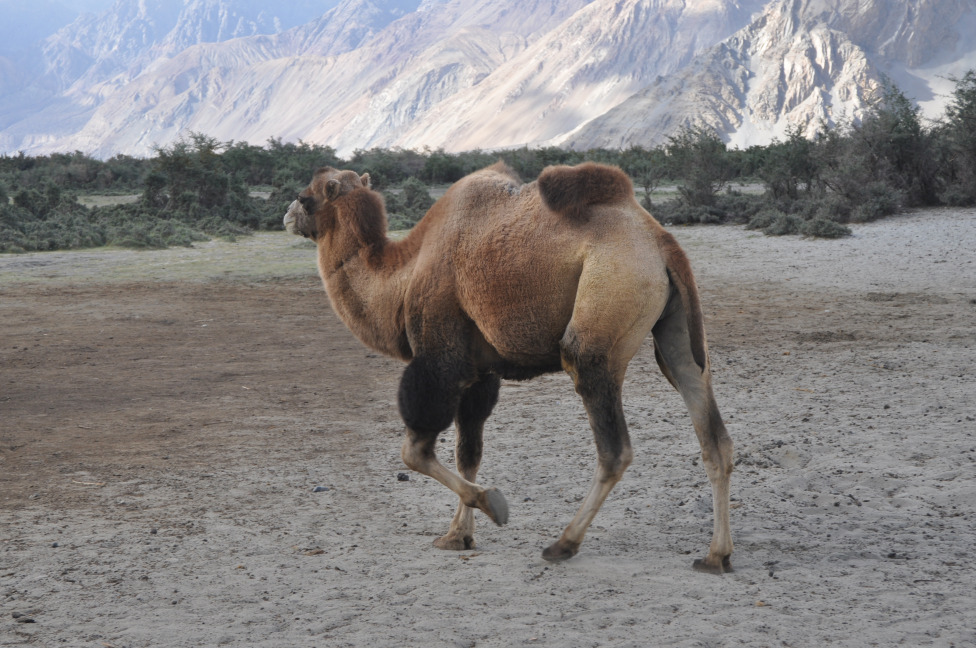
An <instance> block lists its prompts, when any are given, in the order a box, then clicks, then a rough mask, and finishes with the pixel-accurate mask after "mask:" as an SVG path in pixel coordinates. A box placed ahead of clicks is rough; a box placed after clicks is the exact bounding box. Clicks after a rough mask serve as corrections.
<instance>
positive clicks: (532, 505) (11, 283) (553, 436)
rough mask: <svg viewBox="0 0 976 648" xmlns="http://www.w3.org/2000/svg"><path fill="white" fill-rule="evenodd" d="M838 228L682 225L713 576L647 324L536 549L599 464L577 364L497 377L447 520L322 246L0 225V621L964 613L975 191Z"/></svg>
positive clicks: (442, 626)
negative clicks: (602, 450)
mask: <svg viewBox="0 0 976 648" xmlns="http://www.w3.org/2000/svg"><path fill="white" fill-rule="evenodd" d="M853 229H854V235H853V236H852V237H849V238H846V239H842V240H836V241H824V240H809V239H801V238H795V237H790V238H767V237H764V236H762V235H760V234H757V233H755V232H750V231H746V230H744V229H742V228H737V227H690V228H671V231H672V232H673V233H674V234H675V235H676V236H677V237H678V239H679V241H680V242H681V243H682V245H683V246H684V247H685V250H686V251H687V253H688V255H689V257H690V258H691V261H692V265H693V267H694V269H695V271H696V274H697V277H698V282H699V285H700V287H701V291H702V296H703V302H704V308H705V317H706V326H707V328H708V332H709V342H710V349H711V360H712V367H713V376H714V385H715V391H716V395H717V397H718V400H719V404H720V407H721V408H722V412H723V414H724V416H725V419H726V423H727V425H728V428H729V432H730V434H731V436H732V438H733V440H734V442H735V444H736V471H735V473H734V474H733V482H732V493H733V507H734V508H733V510H732V531H733V535H734V539H735V542H736V551H735V553H734V554H733V556H732V563H733V566H734V567H735V570H736V571H735V572H734V573H731V574H726V575H724V576H712V575H707V574H700V573H697V572H695V571H693V570H692V569H691V563H692V560H693V559H694V558H696V557H700V556H702V555H704V552H705V550H706V545H707V542H708V540H709V537H710V531H711V510H710V509H711V499H710V493H709V488H708V483H707V479H706V477H705V473H704V470H703V468H702V466H701V462H700V460H699V458H698V447H697V442H696V441H695V438H694V433H693V431H692V428H691V424H690V421H689V419H688V416H687V412H686V411H685V409H684V407H683V405H682V403H681V401H680V399H679V397H678V396H677V394H676V393H675V392H674V391H673V390H672V389H671V387H670V386H669V385H668V383H667V382H666V381H665V380H664V378H663V377H662V376H661V375H660V372H659V371H658V369H657V366H656V364H655V362H654V359H653V350H652V347H651V344H650V342H649V341H648V343H646V344H645V346H644V348H643V350H642V351H641V353H640V354H639V355H638V356H637V357H636V358H635V359H634V361H633V362H632V364H631V368H630V371H629V374H628V381H627V383H626V384H625V393H624V402H625V411H626V414H627V418H628V421H629V424H630V428H631V437H632V439H633V443H634V449H635V453H636V458H635V460H634V463H633V465H632V466H631V468H630V470H629V471H628V472H627V474H626V475H625V476H624V478H623V480H622V481H621V482H620V484H619V485H618V486H617V488H616V489H615V491H614V492H613V493H612V494H611V496H610V498H609V499H608V501H607V503H606V504H605V505H604V507H603V509H602V510H601V511H600V514H599V515H598V516H597V518H596V521H595V522H594V525H593V527H591V530H590V532H589V533H588V535H587V539H586V542H584V544H583V546H582V549H581V551H580V553H579V555H578V556H576V557H575V558H573V559H572V560H570V561H568V562H565V563H562V564H555V565H554V564H549V563H546V562H545V561H543V560H542V558H541V550H542V549H543V548H544V547H545V546H546V545H547V544H549V543H550V542H551V541H552V540H553V539H554V538H556V537H557V536H558V534H559V533H560V532H561V530H562V528H563V527H564V526H565V524H566V523H568V521H569V520H570V518H571V517H572V515H573V513H574V511H575V509H576V507H577V506H578V502H579V500H580V499H581V497H582V496H583V494H584V493H585V491H586V489H587V487H588V484H589V481H590V479H591V477H592V473H593V469H594V465H595V456H594V451H593V443H592V438H591V434H590V431H589V428H588V426H587V423H586V418H585V415H584V413H583V409H582V407H581V405H580V403H579V400H578V398H577V397H576V395H575V394H574V393H573V391H572V385H571V383H570V381H569V379H568V377H566V376H564V375H553V376H549V377H545V378H542V379H538V380H535V381H529V382H524V383H505V384H504V385H503V387H502V393H501V401H500V403H499V405H498V407H497V409H496V410H495V414H494V415H493V416H492V418H491V419H489V421H488V424H487V426H486V448H485V459H484V463H483V465H482V470H481V472H480V474H479V482H480V483H482V484H483V485H486V486H489V485H490V486H496V487H498V488H499V489H500V490H501V491H502V492H503V493H505V495H506V497H507V499H508V502H509V505H510V507H511V519H510V523H509V524H508V525H507V526H504V527H496V526H494V525H492V524H491V523H490V522H489V521H488V520H487V518H485V517H484V516H483V515H480V514H479V515H478V525H479V526H478V531H477V534H476V540H477V542H478V546H477V548H476V549H474V550H470V551H464V552H444V551H440V550H437V549H435V548H433V547H432V546H431V541H432V540H433V539H434V538H436V537H437V536H439V535H441V534H442V533H444V532H445V531H446V529H447V526H448V523H449V521H450V518H451V515H452V513H453V509H454V506H455V503H456V502H455V497H454V495H453V494H452V493H450V492H449V491H448V490H447V489H446V488H444V487H443V486H441V485H440V484H437V483H436V482H433V481H432V480H430V479H428V478H426V477H422V476H420V475H417V474H415V473H410V472H409V471H407V470H406V468H405V467H404V466H403V465H402V463H401V461H400V457H399V446H400V435H401V434H402V431H401V428H400V424H399V419H398V415H397V411H396V406H395V403H396V386H397V382H398V379H399V373H400V370H401V365H400V364H399V363H397V362H396V361H393V360H389V359H386V358H383V357H379V356H377V355H376V354H375V353H372V352H370V351H368V350H367V349H365V348H363V347H362V346H361V345H360V344H359V343H358V342H357V341H356V340H355V339H354V338H353V337H352V335H351V334H350V333H348V332H347V331H346V330H345V328H343V327H342V325H341V324H340V323H339V322H338V321H337V320H336V318H335V316H334V315H333V314H332V312H331V310H330V309H329V306H328V302H327V299H326V297H325V295H324V292H323V291H322V288H321V284H320V283H319V282H318V280H317V278H316V277H315V266H314V263H315V262H314V250H312V249H310V248H309V247H307V246H305V245H302V244H300V243H298V242H297V241H296V239H294V238H293V237H290V236H288V235H287V234H284V233H281V234H262V235H258V236H254V237H249V238H246V239H242V240H241V241H239V242H237V243H227V242H220V241H215V242H211V243H206V244H202V245H198V246H197V247H196V248H193V249H179V250H164V251H146V252H134V251H126V250H96V251H88V252H66V253H61V252H58V253H45V254H26V255H0V645H3V646H19V645H25V646H83V647H88V646H90V647H93V648H105V647H113V648H123V647H126V648H128V647H142V646H153V647H158V646H223V645H226V646H248V647H259V646H267V647H281V646H297V647H306V646H308V647H313V646H320V647H324V646H369V647H370V648H380V647H382V646H390V647H396V648H402V647H404V646H452V647H453V646H464V647H473V646H485V647H487V646H523V645H528V646H750V647H755V646H896V645H905V646H960V647H961V646H974V645H976V617H974V612H973V611H974V610H976V589H974V586H973V583H974V582H976V568H974V566H973V564H972V563H970V558H971V557H972V556H973V555H974V554H976V529H974V520H976V479H974V476H976V437H974V435H976V379H974V366H976V326H974V325H976V211H973V210H948V209H945V210H927V211H919V212H913V213H909V214H905V215H901V216H898V217H895V218H891V219H887V220H884V221H880V222H876V223H871V224H865V225H855V226H854V228H853ZM441 447H442V452H441V457H442V459H443V460H445V461H446V462H448V461H450V454H451V448H452V447H453V433H452V432H451V431H448V432H447V433H445V435H444V440H443V444H442V446H441ZM401 474H402V475H406V476H408V477H409V478H408V479H406V480H404V479H402V477H401Z"/></svg>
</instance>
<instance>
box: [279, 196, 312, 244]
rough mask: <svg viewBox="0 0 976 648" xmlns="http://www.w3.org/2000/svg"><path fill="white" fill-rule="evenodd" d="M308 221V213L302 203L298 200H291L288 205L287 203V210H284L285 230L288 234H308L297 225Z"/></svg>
mask: <svg viewBox="0 0 976 648" xmlns="http://www.w3.org/2000/svg"><path fill="white" fill-rule="evenodd" d="M303 222H306V223H307V222H308V213H307V212H306V211H305V208H304V207H303V206H302V203H301V202H299V201H298V200H293V201H292V203H291V204H290V205H288V211H287V212H285V221H284V225H285V231H287V232H288V233H290V234H297V235H298V236H308V234H306V233H305V232H303V231H302V230H301V228H300V227H299V223H303Z"/></svg>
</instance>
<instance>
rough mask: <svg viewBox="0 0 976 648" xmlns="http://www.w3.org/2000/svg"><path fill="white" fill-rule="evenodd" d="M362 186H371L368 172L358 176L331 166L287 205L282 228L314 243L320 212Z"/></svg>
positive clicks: (316, 175) (317, 231)
mask: <svg viewBox="0 0 976 648" xmlns="http://www.w3.org/2000/svg"><path fill="white" fill-rule="evenodd" d="M363 187H365V188H366V189H369V188H371V187H372V185H371V184H370V180H369V174H368V173H364V174H363V175H359V174H357V173H356V172H355V171H339V170H336V169H333V168H332V167H323V168H321V169H319V170H318V171H316V172H315V175H314V176H313V177H312V182H311V184H309V185H308V187H306V188H305V190H304V191H302V192H301V193H300V194H298V199H297V200H295V201H293V202H292V203H291V205H289V206H288V211H287V212H286V213H285V229H286V230H287V231H288V232H290V233H292V234H298V235H301V236H304V237H305V238H310V239H312V240H313V241H314V240H315V239H317V238H318V236H319V234H320V232H319V221H318V218H317V217H318V215H319V213H321V212H323V210H324V209H325V207H327V206H328V205H329V203H331V202H333V201H335V200H336V199H337V198H339V197H340V196H344V195H345V194H347V193H349V192H350V191H352V190H353V189H360V188H363ZM327 226H328V225H327Z"/></svg>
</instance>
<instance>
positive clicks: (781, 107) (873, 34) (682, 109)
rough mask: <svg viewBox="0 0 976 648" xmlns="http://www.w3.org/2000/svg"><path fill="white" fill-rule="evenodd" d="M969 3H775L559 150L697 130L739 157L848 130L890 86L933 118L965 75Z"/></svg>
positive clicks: (970, 59)
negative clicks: (826, 126)
mask: <svg viewBox="0 0 976 648" xmlns="http://www.w3.org/2000/svg"><path fill="white" fill-rule="evenodd" d="M974 36H976V3H973V2H971V1H969V0H908V1H903V0H899V1H894V0H889V1H880V0H874V1H870V2H869V1H866V0H860V1H846V0H779V1H777V2H773V3H771V4H769V5H768V6H767V7H766V9H765V10H764V11H763V12H762V14H761V15H759V16H758V17H757V18H756V20H755V21H753V22H752V23H751V24H750V25H749V26H748V27H746V28H745V29H743V30H741V31H739V32H738V33H736V34H734V35H733V36H732V37H730V38H728V39H726V40H725V41H723V42H721V43H718V44H716V45H715V46H714V47H712V48H710V49H709V50H708V51H706V52H705V53H703V54H702V55H701V56H700V57H698V58H697V59H696V60H695V61H694V62H693V63H692V64H691V65H689V66H687V67H686V68H685V69H683V70H681V71H680V72H679V73H678V74H675V75H672V76H670V77H668V78H662V79H660V80H658V81H657V82H656V83H654V84H652V85H650V86H648V87H647V88H644V89H643V90H641V91H640V92H638V93H635V94H634V95H633V96H632V97H630V98H628V99H627V100H626V101H624V102H621V103H620V104H619V105H617V106H616V107H615V108H613V109H611V110H610V111H608V112H607V113H605V114H604V115H602V116H600V117H599V118H597V119H594V120H592V121H591V122H590V123H588V124H586V125H585V126H584V127H583V128H581V129H580V131H579V132H578V133H576V134H574V135H572V136H571V137H569V138H567V139H566V140H564V141H563V144H565V145H569V146H572V147H578V148H583V149H585V148H588V147H590V146H596V145H601V146H607V145H609V146H614V145H617V146H619V145H623V144H625V143H626V144H641V145H656V144H659V143H662V142H664V141H666V138H667V136H668V135H669V134H672V133H674V132H675V130H676V129H677V128H680V127H683V126H694V125H702V126H707V127H710V128H712V129H714V130H716V131H717V132H719V133H721V134H722V135H723V136H724V137H725V138H726V139H727V140H728V141H729V142H730V143H731V144H732V145H736V146H740V147H745V146H748V145H749V144H752V143H763V142H767V141H769V139H770V138H772V137H781V138H782V137H783V136H784V135H785V133H786V130H787V129H788V128H796V127H799V128H800V129H801V130H802V131H804V132H805V133H806V134H807V135H813V134H814V133H815V132H816V130H817V129H818V127H819V125H820V124H821V123H822V122H827V123H836V122H838V121H841V120H856V119H858V118H859V117H860V116H861V115H863V112H864V109H865V106H866V105H868V103H869V102H870V101H871V100H872V99H873V98H874V97H876V96H877V93H878V91H879V90H880V88H881V85H882V83H883V81H884V79H886V78H887V79H890V80H892V81H894V82H895V84H896V85H897V86H898V87H899V88H900V89H902V91H904V92H905V93H906V94H907V95H908V96H910V97H913V98H914V99H915V100H916V101H918V102H919V104H920V106H921V107H923V109H924V108H927V109H928V112H929V114H930V115H931V116H937V115H939V114H941V112H942V108H943V106H944V101H945V97H946V95H947V94H948V93H949V92H950V90H951V81H950V80H949V77H951V76H962V75H963V74H964V73H965V71H966V70H968V69H971V68H973V67H976V39H974Z"/></svg>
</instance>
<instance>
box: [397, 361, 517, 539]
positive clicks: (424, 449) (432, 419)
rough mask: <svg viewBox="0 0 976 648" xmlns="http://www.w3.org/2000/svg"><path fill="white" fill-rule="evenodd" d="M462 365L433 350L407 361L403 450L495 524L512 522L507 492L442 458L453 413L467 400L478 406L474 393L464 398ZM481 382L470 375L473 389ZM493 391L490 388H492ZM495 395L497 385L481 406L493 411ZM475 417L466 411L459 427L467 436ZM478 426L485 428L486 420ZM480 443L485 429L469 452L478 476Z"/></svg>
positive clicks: (413, 465) (414, 465) (401, 398)
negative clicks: (440, 446)
mask: <svg viewBox="0 0 976 648" xmlns="http://www.w3.org/2000/svg"><path fill="white" fill-rule="evenodd" d="M459 366H462V363H459V362H456V361H451V359H444V358H431V357H428V356H418V357H416V358H414V359H413V360H412V361H411V362H410V364H408V365H407V368H406V370H405V371H404V372H403V378H402V379H401V380H400V391H399V394H398V402H399V406H400V415H401V416H402V417H403V421H404V423H406V425H407V431H406V438H405V439H404V441H403V447H402V448H401V451H400V456H401V457H402V458H403V463H405V464H406V465H407V467H408V468H410V469H412V470H416V471H417V472H419V473H421V474H422V475H427V476H428V477H432V478H433V479H436V480H437V481H439V482H440V483H442V484H444V485H445V486H447V487H448V488H450V489H451V490H452V491H454V492H455V493H457V495H458V497H459V498H460V500H461V504H462V505H464V506H467V507H470V508H476V509H480V510H482V511H484V512H485V514H487V515H488V517H489V518H491V519H492V521H493V522H495V524H498V525H502V524H505V523H506V522H508V504H507V503H506V502H505V498H504V497H503V496H502V494H501V493H500V492H499V491H498V490H497V489H495V488H488V489H485V488H482V487H481V486H479V485H478V484H475V483H474V482H472V481H469V480H468V479H465V478H463V477H460V476H458V475H457V474H455V473H453V472H451V471H450V470H448V469H447V468H445V467H444V465H443V464H442V463H441V462H440V461H438V460H437V454H436V442H437V436H438V435H439V434H440V433H441V432H442V431H444V430H445V429H447V426H448V425H450V423H451V419H453V418H454V417H455V416H462V415H463V412H464V411H466V410H462V406H464V407H466V408H468V409H478V408H476V407H474V406H473V405H471V403H470V402H469V401H471V400H472V399H465V398H463V394H462V386H461V385H462V384H463V383H464V380H463V378H464V376H463V373H462V372H461V371H460V370H459V369H458V367H459ZM480 382H481V381H478V380H477V379H469V384H471V385H472V387H470V388H469V389H468V391H471V389H474V385H476V384H480ZM483 390H484V388H483ZM488 391H489V393H490V391H491V390H488ZM495 399H497V386H496V387H495V388H494V395H492V396H491V398H490V399H488V402H490V406H488V407H487V408H485V407H484V404H483V403H482V407H481V410H485V409H487V412H490V411H491V406H494V401H495ZM481 400H482V401H484V400H485V399H484V398H482V399H481ZM474 418H475V417H473V416H467V417H465V422H466V424H465V426H464V431H462V430H459V432H458V433H459V434H464V435H465V439H466V442H467V441H470V440H472V435H471V434H470V432H471V430H470V426H469V425H468V424H467V423H468V422H470V420H472V419H474ZM484 418H487V413H485V414H484V416H483V418H482V419H481V422H482V423H483V422H484ZM478 429H479V432H480V425H479V426H478ZM480 445H481V444H480V434H479V435H478V443H477V444H472V448H473V449H476V450H477V453H474V452H471V453H469V454H470V457H471V458H470V460H469V461H468V463H467V464H466V465H465V468H466V469H467V472H468V473H469V474H470V475H471V476H472V478H473V476H474V474H473V473H472V472H471V469H472V465H471V464H474V458H475V455H476V456H477V458H478V461H480V455H481V452H480ZM473 468H474V472H477V465H474V466H473ZM465 516H466V514H465V512H464V511H461V512H460V513H459V514H458V515H456V516H455V518H456V519H457V520H458V522H459V523H464V520H465Z"/></svg>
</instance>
